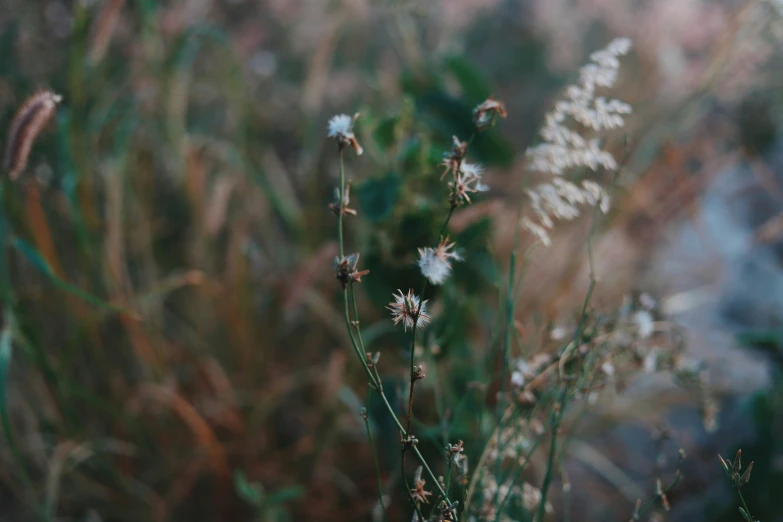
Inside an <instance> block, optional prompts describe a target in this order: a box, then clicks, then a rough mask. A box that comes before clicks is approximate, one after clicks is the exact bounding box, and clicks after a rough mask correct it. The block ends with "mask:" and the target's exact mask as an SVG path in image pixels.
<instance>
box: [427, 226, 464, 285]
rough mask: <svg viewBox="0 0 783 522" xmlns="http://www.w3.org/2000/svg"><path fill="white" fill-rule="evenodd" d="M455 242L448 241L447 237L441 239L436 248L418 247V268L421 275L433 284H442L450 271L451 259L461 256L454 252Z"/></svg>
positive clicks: (457, 258)
mask: <svg viewBox="0 0 783 522" xmlns="http://www.w3.org/2000/svg"><path fill="white" fill-rule="evenodd" d="M455 245H456V243H449V238H448V237H447V238H445V239H441V241H440V243H439V244H438V246H437V247H436V248H430V247H425V248H420V249H419V269H421V273H422V275H424V277H426V278H427V279H429V281H430V283H432V284H434V285H442V284H443V283H444V282H445V281H446V279H448V277H449V274H450V273H451V260H452V259H453V260H454V261H461V260H462V257H461V256H460V255H459V253H457V252H455V251H454V250H453V249H454V246H455Z"/></svg>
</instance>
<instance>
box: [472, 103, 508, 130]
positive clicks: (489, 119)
mask: <svg viewBox="0 0 783 522" xmlns="http://www.w3.org/2000/svg"><path fill="white" fill-rule="evenodd" d="M507 115H508V114H507V113H506V106H505V105H504V104H503V102H501V101H498V100H495V99H493V98H492V96H490V97H489V98H487V99H486V100H485V101H484V102H482V103H481V104H480V105H478V106H477V107H476V108H475V109H473V123H474V124H475V125H476V128H477V129H478V130H484V129H486V128H487V127H491V126H492V125H493V124H494V123H495V118H496V117H497V116H500V117H501V118H505V117H506V116H507Z"/></svg>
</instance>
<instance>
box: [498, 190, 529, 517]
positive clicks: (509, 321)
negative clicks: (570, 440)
mask: <svg viewBox="0 0 783 522" xmlns="http://www.w3.org/2000/svg"><path fill="white" fill-rule="evenodd" d="M521 214H522V206H521V205H519V206H518V207H517V223H519V219H520V216H521ZM519 236H520V234H519V233H517V234H515V235H514V247H513V248H512V250H511V258H510V260H509V266H508V284H507V289H506V331H505V335H504V338H503V361H502V363H501V370H500V397H499V399H498V406H497V413H496V416H497V425H498V428H497V437H498V442H497V446H498V451H497V457H496V458H495V473H496V475H495V476H496V477H497V480H498V481H499V480H500V477H501V476H502V471H503V469H502V468H503V459H502V457H501V455H502V452H501V451H500V445H501V435H502V433H503V412H504V411H505V406H506V374H507V373H508V352H509V347H510V345H511V330H512V328H513V327H514V305H515V303H516V300H515V299H514V276H515V275H516V265H517V249H518V248H519ZM499 508H500V488H498V489H497V491H495V513H496V514H499V511H498V509H499Z"/></svg>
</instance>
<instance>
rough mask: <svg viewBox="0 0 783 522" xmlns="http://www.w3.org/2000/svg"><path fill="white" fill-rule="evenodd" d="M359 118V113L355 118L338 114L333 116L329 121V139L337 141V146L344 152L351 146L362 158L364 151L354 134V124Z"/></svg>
mask: <svg viewBox="0 0 783 522" xmlns="http://www.w3.org/2000/svg"><path fill="white" fill-rule="evenodd" d="M358 117H359V113H358V112H357V113H356V114H355V115H354V116H353V118H351V117H350V116H348V115H347V114H338V115H336V116H333V117H332V119H331V120H329V137H330V138H332V139H334V140H336V141H337V145H338V147H339V148H340V151H342V150H343V149H344V148H345V147H347V146H349V145H350V146H351V147H353V150H355V151H356V154H357V155H359V156H361V155H362V152H364V149H362V147H361V145H359V142H358V141H357V140H356V136H355V135H354V133H353V124H354V123H355V122H356V119H357V118H358Z"/></svg>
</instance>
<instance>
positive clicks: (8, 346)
mask: <svg viewBox="0 0 783 522" xmlns="http://www.w3.org/2000/svg"><path fill="white" fill-rule="evenodd" d="M6 321H7V324H6V327H5V328H4V329H3V331H2V333H0V417H1V418H2V422H3V430H4V431H5V436H6V439H8V440H9V441H10V440H12V435H11V421H10V420H9V418H8V401H7V400H6V399H7V396H6V392H7V390H6V388H7V384H8V368H9V367H10V366H11V356H12V355H13V351H12V348H13V347H12V335H11V328H10V318H9V319H6Z"/></svg>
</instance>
